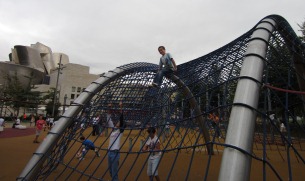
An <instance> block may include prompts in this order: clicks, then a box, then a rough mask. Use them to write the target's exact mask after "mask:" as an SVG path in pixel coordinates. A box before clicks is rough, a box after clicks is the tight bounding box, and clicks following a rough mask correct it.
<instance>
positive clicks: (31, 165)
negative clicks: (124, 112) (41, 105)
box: [17, 63, 213, 180]
mask: <svg viewBox="0 0 305 181" xmlns="http://www.w3.org/2000/svg"><path fill="white" fill-rule="evenodd" d="M133 65H135V67H133V68H131V69H123V67H124V66H122V67H118V68H116V69H114V70H113V71H109V72H108V73H106V74H105V75H104V76H103V77H101V78H99V79H97V80H96V81H95V82H93V83H91V84H90V85H89V86H88V87H87V88H86V90H85V91H84V92H83V93H82V94H80V96H79V97H78V98H77V99H76V100H75V101H74V103H73V104H72V105H71V106H70V108H69V109H68V110H67V111H66V112H65V113H64V115H63V116H62V117H61V118H60V119H59V121H58V123H56V125H55V127H54V128H53V129H52V130H51V131H50V132H49V134H48V136H47V137H46V139H45V140H44V141H43V142H42V144H41V145H40V146H39V147H38V149H37V150H36V152H35V153H34V154H33V156H32V158H31V159H30V161H29V162H28V164H27V165H26V167H25V168H24V170H23V171H22V172H21V174H20V176H19V177H18V178H17V180H34V179H35V177H36V175H37V173H38V171H39V169H40V167H41V166H42V164H43V163H44V161H45V159H46V158H47V157H46V155H48V152H49V151H50V150H51V149H52V147H53V146H54V144H55V143H56V142H57V141H58V140H59V138H60V135H62V133H63V132H64V131H65V129H67V128H68V127H69V125H71V124H72V119H70V118H71V117H74V116H76V115H77V114H78V113H79V112H80V111H81V109H82V106H83V105H84V103H86V102H88V101H90V100H91V99H92V97H93V96H94V95H95V93H96V92H99V91H100V90H101V89H102V88H103V87H104V86H105V85H107V84H108V83H109V82H110V81H111V80H113V79H116V78H117V77H120V76H122V75H126V74H128V73H129V71H130V70H133V69H134V68H139V67H141V65H139V64H138V63H135V64H133ZM152 65H153V64H148V63H147V64H146V67H143V68H144V69H143V71H152V70H155V69H156V66H152ZM125 66H127V65H125ZM168 78H169V79H171V80H172V81H173V82H175V83H176V84H177V85H178V86H179V87H182V88H183V92H184V94H185V96H186V97H188V98H189V103H190V105H191V106H192V107H193V108H194V111H195V117H196V118H195V119H196V121H197V122H198V124H199V125H200V128H201V130H202V132H203V137H204V139H205V141H206V142H207V143H208V142H210V138H209V133H208V130H207V129H206V127H205V126H204V119H203V116H202V113H201V111H200V109H199V106H198V104H197V102H196V99H195V97H194V96H193V94H192V92H191V91H190V89H189V88H188V87H187V86H186V85H185V84H184V83H183V81H182V80H180V79H179V78H178V77H177V76H175V75H172V76H169V77H168ZM207 150H208V153H209V154H213V149H212V145H210V144H207Z"/></svg>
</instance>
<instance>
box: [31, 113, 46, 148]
mask: <svg viewBox="0 0 305 181" xmlns="http://www.w3.org/2000/svg"><path fill="white" fill-rule="evenodd" d="M45 125H46V121H45V120H43V118H42V115H40V116H39V119H38V120H37V121H36V135H35V139H34V141H33V143H39V141H38V137H39V135H40V134H41V131H42V129H43V127H44V126H45Z"/></svg>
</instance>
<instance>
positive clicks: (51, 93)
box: [43, 87, 61, 117]
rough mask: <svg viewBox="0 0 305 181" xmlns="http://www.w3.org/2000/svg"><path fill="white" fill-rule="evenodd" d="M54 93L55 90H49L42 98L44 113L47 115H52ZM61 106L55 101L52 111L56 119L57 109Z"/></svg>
mask: <svg viewBox="0 0 305 181" xmlns="http://www.w3.org/2000/svg"><path fill="white" fill-rule="evenodd" d="M54 93H55V88H53V87H52V88H50V90H49V91H48V93H47V94H46V95H45V96H43V100H44V101H45V104H46V112H47V114H48V115H52V113H53V105H54ZM60 106H61V104H60V103H59V102H58V101H56V104H55V109H54V116H55V117H56V116H57V115H58V113H59V110H58V108H59V107H60Z"/></svg>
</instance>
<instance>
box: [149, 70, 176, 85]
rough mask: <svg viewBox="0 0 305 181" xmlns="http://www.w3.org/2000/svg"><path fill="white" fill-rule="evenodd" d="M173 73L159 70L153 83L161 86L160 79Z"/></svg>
mask: <svg viewBox="0 0 305 181" xmlns="http://www.w3.org/2000/svg"><path fill="white" fill-rule="evenodd" d="M173 72H174V71H173V70H172V69H161V70H160V71H159V72H157V74H156V76H155V78H154V83H156V84H158V86H160V85H161V84H162V79H163V77H164V76H165V75H168V74H170V73H173Z"/></svg>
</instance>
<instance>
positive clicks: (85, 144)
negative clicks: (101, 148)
mask: <svg viewBox="0 0 305 181" xmlns="http://www.w3.org/2000/svg"><path fill="white" fill-rule="evenodd" d="M79 139H80V140H81V141H82V147H81V148H80V150H79V151H78V152H77V155H76V158H78V159H79V160H83V159H85V155H86V154H87V152H88V151H89V150H94V152H95V155H96V156H97V157H100V154H99V152H98V149H97V148H96V147H95V145H94V143H93V142H92V141H91V140H89V139H85V137H84V136H81V137H80V138H79Z"/></svg>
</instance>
